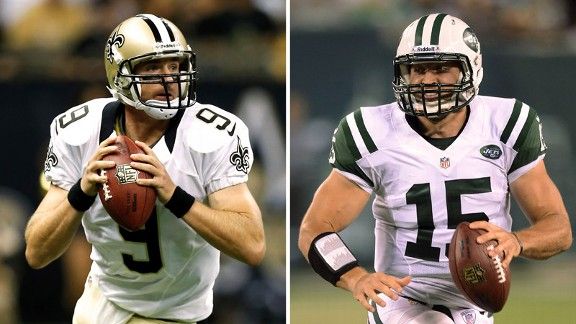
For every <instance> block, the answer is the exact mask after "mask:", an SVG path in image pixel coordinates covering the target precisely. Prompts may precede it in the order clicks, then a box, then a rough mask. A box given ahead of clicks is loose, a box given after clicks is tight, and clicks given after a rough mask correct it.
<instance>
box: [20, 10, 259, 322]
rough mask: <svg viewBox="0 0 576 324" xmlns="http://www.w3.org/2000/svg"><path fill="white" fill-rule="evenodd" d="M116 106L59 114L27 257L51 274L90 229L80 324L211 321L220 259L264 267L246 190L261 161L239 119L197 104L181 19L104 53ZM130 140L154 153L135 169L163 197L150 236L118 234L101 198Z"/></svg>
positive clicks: (126, 27) (134, 23) (146, 18)
mask: <svg viewBox="0 0 576 324" xmlns="http://www.w3.org/2000/svg"><path fill="white" fill-rule="evenodd" d="M104 63H105V68H106V74H107V78H108V84H109V90H110V92H111V94H112V97H111V98H100V99H95V100H91V101H88V102H86V103H84V104H81V105H79V106H76V107H74V108H71V109H70V110H68V111H66V112H64V113H62V114H61V115H59V116H57V117H56V118H55V119H54V120H53V122H52V124H51V126H50V131H51V140H50V145H49V149H48V155H47V159H46V163H45V174H46V177H47V179H48V180H49V181H50V183H51V186H50V189H49V190H48V193H47V194H46V196H45V198H44V199H43V200H42V202H41V203H40V205H39V206H38V208H37V210H36V211H35V212H34V214H33V215H32V218H31V219H30V221H29V223H28V225H27V229H26V235H25V236H26V243H27V245H26V258H27V260H28V263H29V264H30V266H32V267H33V268H42V267H44V266H46V265H48V264H49V263H50V262H51V261H53V260H54V259H56V258H58V257H59V256H60V255H62V253H63V252H64V251H65V250H66V249H67V247H68V245H69V244H70V241H71V239H72V238H73V236H74V233H75V232H76V230H77V228H78V227H79V226H80V223H82V225H83V228H84V231H85V233H86V238H87V239H88V241H89V242H90V243H91V244H92V253H91V259H92V260H93V262H92V268H91V271H90V274H89V276H88V278H87V280H86V284H85V290H84V293H83V295H82V297H81V298H80V299H79V301H78V302H77V304H76V308H75V312H74V318H73V322H74V323H107V324H108V323H132V322H138V323H160V322H186V323H192V322H197V321H200V320H203V319H205V318H206V317H208V316H209V315H210V313H211V312H212V307H213V305H212V288H213V286H214V281H215V279H216V276H217V274H218V270H219V258H220V252H223V253H225V254H227V255H230V256H232V257H234V258H236V259H238V260H240V261H243V262H245V263H247V264H250V265H256V264H258V263H260V261H261V260H262V258H263V256H264V251H265V242H264V232H263V225H262V220H261V215H260V210H259V208H258V206H257V204H256V202H255V200H254V198H253V197H252V195H251V193H250V191H249V190H248V187H247V185H246V181H247V180H248V173H249V171H250V168H251V166H252V162H253V154H252V150H251V147H250V142H249V140H248V129H247V127H246V126H245V124H244V123H243V122H242V121H241V120H240V119H238V118H237V117H236V116H234V115H233V114H231V113H229V112H226V111H224V110H222V109H220V108H218V107H215V106H212V105H207V104H201V103H197V102H196V89H195V85H196V79H197V78H196V73H197V71H196V66H195V54H194V53H193V52H192V50H191V48H190V46H189V45H188V44H187V42H186V39H185V38H184V36H183V34H182V33H181V31H180V30H179V29H178V28H177V27H176V26H175V25H174V24H173V23H172V22H170V21H168V20H166V19H163V18H160V17H157V16H154V15H150V14H142V15H137V16H135V17H131V18H129V19H127V20H125V21H124V22H122V23H121V24H120V25H119V26H118V27H116V29H114V31H113V32H112V33H111V35H110V37H109V38H108V41H107V43H106V47H105V51H104ZM119 134H125V135H127V136H129V137H131V138H132V139H134V140H136V143H137V145H138V146H139V147H140V148H141V149H142V150H143V151H144V153H145V154H135V155H132V159H133V161H134V162H132V164H131V166H132V167H133V168H135V169H138V170H141V171H146V172H148V173H150V174H152V176H153V178H152V179H149V180H143V179H139V180H138V184H140V185H143V186H150V187H153V188H154V189H155V191H156V192H157V197H158V199H157V201H156V207H155V210H154V212H153V214H152V216H151V217H150V219H149V221H148V222H147V223H146V225H145V227H144V228H143V229H141V230H138V231H134V232H129V231H127V230H125V229H123V228H121V227H119V226H118V224H117V223H115V222H114V220H113V219H112V218H111V217H110V216H109V215H108V214H107V213H106V211H105V210H104V208H103V206H102V204H101V202H100V200H99V199H95V198H96V194H97V190H98V187H99V186H100V185H102V184H103V183H105V181H106V177H105V176H103V175H102V174H100V173H99V170H100V169H104V168H110V167H113V166H114V162H110V161H103V160H102V158H103V156H105V155H106V154H109V153H111V152H114V151H115V150H116V149H117V148H116V146H115V145H114V140H115V138H116V136H117V135H119Z"/></svg>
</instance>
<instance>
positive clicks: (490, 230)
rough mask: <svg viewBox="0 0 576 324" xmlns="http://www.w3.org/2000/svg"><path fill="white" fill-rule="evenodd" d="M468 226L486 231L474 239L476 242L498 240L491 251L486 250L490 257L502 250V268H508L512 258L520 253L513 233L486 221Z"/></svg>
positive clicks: (518, 244)
mask: <svg viewBox="0 0 576 324" xmlns="http://www.w3.org/2000/svg"><path fill="white" fill-rule="evenodd" d="M470 228H471V229H479V228H480V229H483V230H485V231H487V232H486V233H484V234H482V235H480V236H478V239H477V240H476V241H477V242H478V244H483V243H484V242H488V241H490V240H496V241H498V246H496V247H495V248H494V249H492V250H491V251H488V255H490V257H495V256H497V255H500V254H501V253H502V252H503V253H504V260H502V266H503V267H504V268H508V266H509V265H510V262H512V259H513V258H514V257H517V256H518V255H520V250H521V247H520V243H519V242H518V240H517V239H516V237H515V236H514V234H512V233H510V232H508V231H506V230H504V229H502V228H501V227H499V226H497V225H494V224H492V223H489V222H486V221H477V222H473V223H470Z"/></svg>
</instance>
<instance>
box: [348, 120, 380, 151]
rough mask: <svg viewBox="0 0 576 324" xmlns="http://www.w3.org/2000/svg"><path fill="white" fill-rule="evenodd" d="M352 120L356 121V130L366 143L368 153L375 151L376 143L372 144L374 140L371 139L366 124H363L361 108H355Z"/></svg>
mask: <svg viewBox="0 0 576 324" xmlns="http://www.w3.org/2000/svg"><path fill="white" fill-rule="evenodd" d="M354 120H355V121H356V126H358V131H359V132H360V135H361V136H362V140H363V141H364V145H366V148H367V149H368V152H370V153H374V152H376V150H377V148H376V144H374V141H373V140H372V137H371V136H370V133H368V130H367V129H366V125H364V119H363V118H362V111H361V110H356V111H355V112H354Z"/></svg>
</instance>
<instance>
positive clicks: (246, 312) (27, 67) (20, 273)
mask: <svg viewBox="0 0 576 324" xmlns="http://www.w3.org/2000/svg"><path fill="white" fill-rule="evenodd" d="M139 13H152V14H155V15H157V16H161V17H165V18H167V19H169V20H171V21H172V22H174V23H175V24H176V25H177V26H178V27H180V29H181V30H182V31H183V33H184V34H185V36H186V38H187V40H188V42H189V44H190V46H191V47H192V49H193V51H195V52H196V53H197V65H198V69H199V78H200V87H199V93H198V95H199V100H201V101H202V102H205V103H210V104H216V105H218V106H221V107H222V108H224V109H227V110H230V111H232V112H234V113H235V114H237V115H238V116H239V117H241V118H242V119H243V120H244V121H245V122H246V124H247V125H248V127H249V128H250V132H251V133H250V135H251V142H252V145H253V148H254V151H255V156H256V159H255V163H254V166H253V170H252V172H251V176H250V181H249V185H250V186H251V189H252V192H253V193H254V196H255V197H256V199H257V200H258V201H259V204H260V207H261V209H262V214H263V216H264V223H265V227H266V233H267V246H268V251H267V256H266V258H265V260H264V262H263V264H262V265H261V266H259V267H257V268H251V267H248V266H246V265H244V264H242V263H240V262H237V261H235V260H233V259H231V258H228V257H226V256H223V257H222V267H221V274H220V278H219V280H217V283H216V286H215V308H214V314H213V315H212V316H211V317H210V318H209V319H208V320H206V321H204V322H203V323H206V324H214V323H240V324H241V323H251V324H252V323H255V324H258V323H270V324H274V323H285V317H286V314H285V311H286V309H285V305H286V290H285V282H286V280H285V278H286V272H285V268H286V264H285V239H284V237H285V217H284V216H285V210H286V193H285V190H286V185H285V184H286V179H285V168H286V164H285V135H284V133H285V112H286V108H285V84H286V58H285V57H286V55H285V53H286V46H285V42H286V27H285V22H286V8H285V0H194V1H189V0H162V1H155V0H0V96H1V97H3V98H5V99H6V100H5V101H4V102H3V110H4V112H5V115H4V116H5V117H4V118H6V120H13V119H18V118H19V116H26V118H28V122H26V123H25V124H24V123H23V122H22V124H21V125H20V126H16V125H15V124H16V123H14V125H13V124H10V125H8V126H7V127H5V128H3V130H2V132H3V133H2V135H4V136H8V135H7V134H8V133H14V132H15V129H18V132H20V133H22V134H24V133H26V134H27V136H26V139H25V140H24V143H25V142H26V141H32V142H33V149H35V150H37V152H36V151H34V152H32V153H30V152H29V151H30V150H27V151H26V150H24V149H23V146H26V145H25V144H24V143H21V144H20V145H19V147H18V149H22V151H18V152H16V154H17V155H18V156H19V157H22V156H24V155H27V156H26V158H23V159H22V160H26V161H28V160H32V162H30V163H28V162H27V163H21V164H19V165H18V166H16V165H14V164H15V163H16V164H17V163H18V162H11V165H10V167H11V170H12V171H10V172H5V173H3V174H2V176H0V314H2V316H0V324H16V323H69V322H70V319H71V316H72V315H71V314H72V311H73V308H74V305H75V302H76V300H77V299H78V298H79V296H80V294H81V293H82V290H83V285H84V280H85V278H86V274H87V272H88V270H89V266H90V260H89V252H90V245H89V244H88V243H87V242H86V240H85V238H84V236H83V233H82V232H79V233H78V235H77V238H76V239H75V240H74V241H73V243H72V244H71V246H70V248H69V250H68V251H67V252H66V253H65V254H64V255H63V256H62V257H61V258H60V259H58V260H57V261H55V262H53V263H52V264H51V265H49V266H48V267H46V268H44V269H42V270H32V269H31V268H30V267H28V265H27V264H26V262H25V260H24V255H23V251H24V250H23V247H24V245H23V229H24V225H25V223H26V221H27V219H28V217H29V216H30V215H31V214H32V212H33V210H34V208H35V206H36V203H37V202H38V201H39V200H40V198H41V197H42V195H43V193H44V190H45V189H46V187H43V186H46V183H44V182H43V181H42V180H43V175H42V174H40V173H41V170H42V169H43V164H44V157H45V156H46V147H47V146H46V142H44V141H47V140H48V136H49V134H48V132H47V130H48V127H49V122H50V120H51V118H53V117H54V116H55V115H56V114H58V113H61V112H63V111H64V110H66V109H68V108H70V107H72V106H74V105H77V104H80V103H82V102H84V101H86V100H89V99H93V98H96V97H103V96H104V97H106V96H108V95H109V94H108V93H107V91H106V88H105V85H106V76H105V70H104V64H103V60H104V58H103V54H104V45H105V42H106V40H107V38H108V36H109V34H110V33H111V32H112V30H113V29H114V27H115V26H117V25H118V24H119V23H120V22H121V21H123V20H125V19H126V18H128V17H130V16H133V15H136V14H139ZM6 89H8V90H6ZM32 98H33V99H32ZM29 123H34V124H35V125H29ZM28 146H29V145H28ZM28 155H31V158H30V157H29V156H28ZM30 165H31V166H32V167H30ZM31 173H32V174H34V176H33V179H34V180H35V181H26V180H22V174H25V175H28V174H31ZM38 174H40V177H39V178H37V177H36V175H38ZM36 179H40V180H39V181H37V180H36Z"/></svg>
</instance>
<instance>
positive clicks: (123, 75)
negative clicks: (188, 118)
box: [115, 51, 197, 119]
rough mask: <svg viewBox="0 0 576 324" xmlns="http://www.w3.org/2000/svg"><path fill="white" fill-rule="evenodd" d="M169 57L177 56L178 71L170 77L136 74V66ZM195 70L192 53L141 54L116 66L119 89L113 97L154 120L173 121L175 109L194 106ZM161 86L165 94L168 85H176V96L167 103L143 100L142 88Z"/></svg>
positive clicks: (167, 75) (116, 82) (164, 101)
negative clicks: (118, 98) (149, 85)
mask: <svg viewBox="0 0 576 324" xmlns="http://www.w3.org/2000/svg"><path fill="white" fill-rule="evenodd" d="M170 57H177V58H179V61H180V71H179V72H178V73H169V74H136V73H134V72H133V71H134V70H135V67H136V65H138V64H141V63H144V62H148V61H152V60H156V59H160V58H162V59H164V58H170ZM196 73H197V72H196V67H195V55H194V53H192V52H191V51H180V52H178V53H175V55H173V56H171V55H170V54H169V53H163V54H162V55H143V56H140V57H134V58H132V59H130V60H126V61H124V62H122V63H121V64H120V66H119V71H118V76H117V77H116V78H115V85H116V87H117V88H120V89H122V91H121V92H117V93H116V95H117V96H118V97H120V98H121V99H122V100H123V101H128V103H129V104H130V105H132V106H133V107H135V108H136V109H140V110H144V111H145V112H146V113H147V114H148V115H150V116H151V117H153V118H156V119H168V118H172V117H173V116H174V115H175V114H176V113H177V112H178V109H186V108H188V107H191V106H193V105H194V104H195V103H196V80H197V79H196ZM146 84H161V85H162V87H163V88H164V92H165V93H166V94H169V93H170V91H169V90H168V88H169V86H170V85H172V84H176V85H177V90H178V91H177V96H176V98H173V99H172V100H170V99H169V98H168V97H166V99H165V100H157V99H149V100H143V99H142V85H146Z"/></svg>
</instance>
